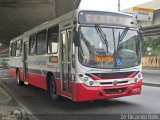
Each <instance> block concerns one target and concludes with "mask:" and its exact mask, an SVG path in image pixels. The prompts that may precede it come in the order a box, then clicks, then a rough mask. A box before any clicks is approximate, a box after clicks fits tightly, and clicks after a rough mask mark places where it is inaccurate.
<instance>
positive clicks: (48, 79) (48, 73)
mask: <svg viewBox="0 0 160 120" xmlns="http://www.w3.org/2000/svg"><path fill="white" fill-rule="evenodd" d="M52 76H54V79H55V74H54V73H53V72H51V71H48V72H47V74H46V84H47V90H49V87H50V86H49V85H50V83H49V82H50V79H51V77H52Z"/></svg>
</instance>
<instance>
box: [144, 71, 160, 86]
mask: <svg viewBox="0 0 160 120" xmlns="http://www.w3.org/2000/svg"><path fill="white" fill-rule="evenodd" d="M142 73H143V74H146V75H148V77H149V76H150V79H145V78H144V79H143V85H147V86H155V87H160V68H143V69H142ZM152 76H154V77H155V78H156V79H152Z"/></svg>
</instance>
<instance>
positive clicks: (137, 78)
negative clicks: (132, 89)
mask: <svg viewBox="0 0 160 120" xmlns="http://www.w3.org/2000/svg"><path fill="white" fill-rule="evenodd" d="M141 79H142V74H141V73H139V74H138V75H136V76H135V78H133V80H131V83H137V82H139V81H140V80H141Z"/></svg>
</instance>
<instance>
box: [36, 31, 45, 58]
mask: <svg viewBox="0 0 160 120" xmlns="http://www.w3.org/2000/svg"><path fill="white" fill-rule="evenodd" d="M46 33H47V31H46V30H44V31H42V32H39V33H38V34H37V54H38V55H43V54H45V53H46Z"/></svg>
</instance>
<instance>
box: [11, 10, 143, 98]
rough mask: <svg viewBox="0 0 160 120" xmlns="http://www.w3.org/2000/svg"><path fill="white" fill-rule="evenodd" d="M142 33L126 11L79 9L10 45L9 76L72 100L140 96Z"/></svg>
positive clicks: (16, 39) (19, 82) (43, 25)
mask: <svg viewBox="0 0 160 120" xmlns="http://www.w3.org/2000/svg"><path fill="white" fill-rule="evenodd" d="M141 39H142V35H141V32H140V29H139V27H138V25H137V22H136V20H135V18H134V17H132V16H131V15H128V14H124V13H113V12H104V11H90V10H75V11H72V12H69V13H67V14H65V15H63V16H61V17H58V18H56V19H54V20H52V21H48V22H46V23H44V24H42V25H39V26H37V27H35V28H33V29H31V30H29V31H27V32H25V33H24V34H22V35H20V36H18V37H16V38H14V39H12V40H11V42H10V60H9V66H10V73H11V75H12V76H13V77H15V78H16V80H17V82H18V84H19V85H24V84H25V85H29V84H30V85H33V86H36V87H39V88H42V89H44V90H46V91H49V92H50V95H51V97H52V98H53V99H55V100H58V99H59V98H60V97H61V96H63V97H66V98H69V99H71V100H73V101H87V100H97V99H107V98H116V97H122V96H130V95H136V94H140V93H141V86H142V73H141V70H142V66H141V47H140V44H141Z"/></svg>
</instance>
